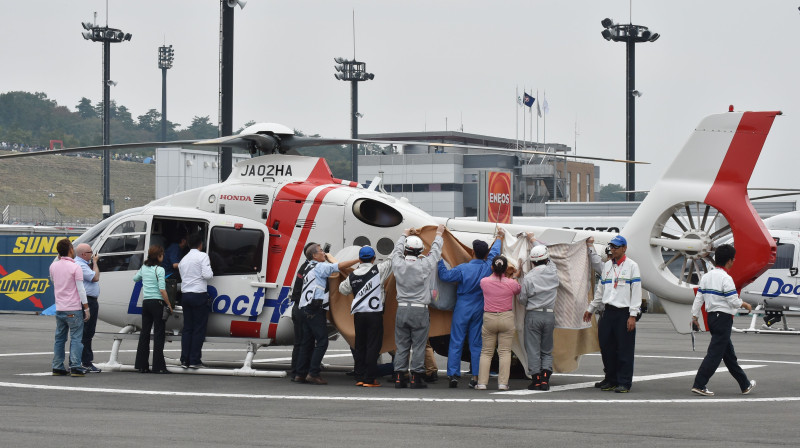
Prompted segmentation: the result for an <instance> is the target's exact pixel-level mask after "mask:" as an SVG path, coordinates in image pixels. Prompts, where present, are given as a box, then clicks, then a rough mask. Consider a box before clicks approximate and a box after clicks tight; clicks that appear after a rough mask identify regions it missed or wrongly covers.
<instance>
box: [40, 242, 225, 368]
mask: <svg viewBox="0 0 800 448" xmlns="http://www.w3.org/2000/svg"><path fill="white" fill-rule="evenodd" d="M185 249H190V250H189V251H188V253H184V252H185ZM56 250H57V251H58V259H57V260H56V261H55V262H53V264H51V266H50V278H51V279H52V280H53V288H54V293H55V303H56V334H55V345H54V356H53V366H52V367H53V375H58V376H63V375H71V376H85V374H86V373H88V372H97V373H99V372H100V369H99V368H97V367H96V366H95V365H94V364H93V361H94V353H93V352H92V338H93V336H94V333H95V328H96V325H97V316H98V311H99V306H98V296H99V294H100V286H99V283H98V281H99V280H100V270H99V267H98V263H97V261H98V257H97V255H93V254H92V249H91V247H90V246H89V245H88V244H79V245H78V246H77V247H73V245H72V242H71V241H70V240H69V239H67V238H64V239H62V240H60V241H59V242H58V243H57V245H56ZM167 256H168V257H169V258H168V259H167V260H165V251H164V248H163V247H162V246H159V245H154V246H150V248H149V250H148V253H147V259H146V260H145V262H144V264H143V265H142V267H141V268H140V269H139V270H138V271H137V272H136V274H135V275H134V277H133V281H134V282H141V283H142V329H141V332H140V334H139V344H138V347H137V350H136V361H135V364H134V368H135V369H136V370H137V371H138V372H141V373H150V372H153V373H170V372H169V370H167V366H166V362H165V360H164V342H165V320H166V318H168V317H169V315H170V314H172V311H173V305H174V304H173V303H172V302H171V301H170V298H169V297H168V295H167V291H166V281H167V278H169V277H170V276H178V275H180V278H181V280H182V287H181V291H182V299H181V306H182V308H183V330H182V336H181V358H180V361H181V367H183V368H187V369H188V368H192V369H196V368H202V367H205V366H204V365H203V362H202V359H201V354H202V349H203V342H204V341H205V336H206V325H207V323H208V314H209V312H210V310H211V304H210V301H209V296H208V292H207V286H208V283H207V282H208V280H209V279H211V278H212V277H213V272H212V270H211V264H210V261H209V258H208V255H207V254H206V253H205V252H203V237H202V235H200V234H193V235H190V236H189V237H188V238H186V237H182V238H181V240H180V242H178V243H175V244H173V245H172V246H170V248H168V249H167ZM164 265H166V269H165V266H164ZM167 269H169V271H170V272H169V274H168V273H167ZM151 329H152V330H153V335H154V336H153V339H154V342H153V361H152V368H151V364H150V332H151ZM67 333H69V335H70V359H69V368H67V367H66V366H65V359H64V358H65V345H66V339H67Z"/></svg>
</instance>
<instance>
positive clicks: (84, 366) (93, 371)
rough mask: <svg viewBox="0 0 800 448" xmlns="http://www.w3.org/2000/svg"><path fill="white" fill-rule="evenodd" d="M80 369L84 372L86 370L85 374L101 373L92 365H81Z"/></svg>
mask: <svg viewBox="0 0 800 448" xmlns="http://www.w3.org/2000/svg"><path fill="white" fill-rule="evenodd" d="M82 367H83V368H84V370H86V371H87V372H90V373H100V372H102V370H100V369H98V368H97V366H95V365H94V364H92V363H89V364H83V365H82Z"/></svg>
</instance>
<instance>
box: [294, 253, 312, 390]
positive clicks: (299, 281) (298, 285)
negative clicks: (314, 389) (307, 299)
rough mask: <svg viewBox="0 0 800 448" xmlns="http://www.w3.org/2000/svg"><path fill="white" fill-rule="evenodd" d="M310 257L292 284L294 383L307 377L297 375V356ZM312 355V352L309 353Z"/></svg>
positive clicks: (303, 381) (301, 335)
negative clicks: (304, 282) (302, 293)
mask: <svg viewBox="0 0 800 448" xmlns="http://www.w3.org/2000/svg"><path fill="white" fill-rule="evenodd" d="M312 244H316V243H314V242H311V243H308V244H306V245H305V247H303V253H304V254H305V253H306V249H308V247H309V246H311V245H312ZM309 261H310V259H309V258H306V261H304V262H303V264H302V265H300V269H298V270H297V275H296V276H295V278H294V285H293V286H292V302H293V304H292V323H293V324H294V346H292V364H291V367H290V369H289V378H291V380H292V382H293V383H305V381H306V379H305V378H304V377H299V376H298V375H297V369H296V368H297V362H298V360H297V357H298V356H299V355H300V345H301V343H302V342H303V325H302V322H301V321H300V319H301V317H302V316H301V315H300V293H301V292H302V291H303V277H305V276H306V273H307V272H308V270H309V266H308V265H309V263H308V262H309ZM309 355H310V353H309Z"/></svg>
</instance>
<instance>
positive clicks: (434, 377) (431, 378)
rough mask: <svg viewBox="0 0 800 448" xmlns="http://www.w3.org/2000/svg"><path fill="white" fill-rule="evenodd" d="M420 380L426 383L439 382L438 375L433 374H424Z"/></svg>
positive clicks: (436, 373)
mask: <svg viewBox="0 0 800 448" xmlns="http://www.w3.org/2000/svg"><path fill="white" fill-rule="evenodd" d="M422 378H423V379H424V380H425V382H426V383H435V382H437V381H439V373H438V372H433V373H431V374H430V375H428V374H425V376H423V377H422Z"/></svg>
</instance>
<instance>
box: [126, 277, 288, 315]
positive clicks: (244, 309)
mask: <svg viewBox="0 0 800 448" xmlns="http://www.w3.org/2000/svg"><path fill="white" fill-rule="evenodd" d="M207 291H208V296H209V298H210V299H211V312H212V313H220V314H234V315H236V316H242V315H247V316H248V317H249V319H248V320H256V317H257V316H258V313H259V311H261V308H262V306H265V305H270V306H275V305H277V301H275V300H272V301H269V300H268V301H265V302H264V303H262V299H263V298H264V288H258V289H256V291H255V292H254V293H253V297H252V298H251V297H249V296H246V295H240V296H237V297H236V298H235V299H233V300H231V297H230V296H229V295H227V294H219V293H218V291H217V288H215V287H213V286H211V285H209V286H208V289H207ZM141 292H142V282H136V284H135V285H134V287H133V291H132V292H131V299H130V301H129V302H128V314H142V307H141V306H139V303H138V302H139V296H140V295H141ZM267 302H274V303H267ZM228 311H230V313H228Z"/></svg>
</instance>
